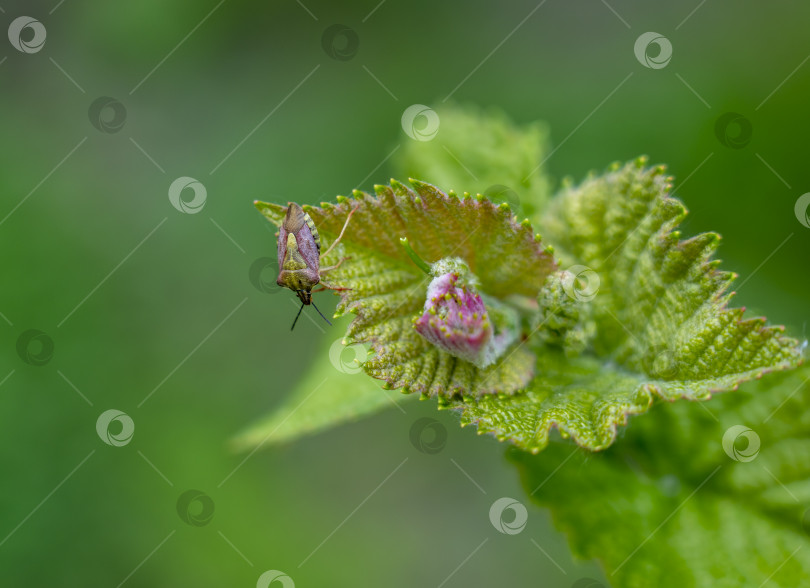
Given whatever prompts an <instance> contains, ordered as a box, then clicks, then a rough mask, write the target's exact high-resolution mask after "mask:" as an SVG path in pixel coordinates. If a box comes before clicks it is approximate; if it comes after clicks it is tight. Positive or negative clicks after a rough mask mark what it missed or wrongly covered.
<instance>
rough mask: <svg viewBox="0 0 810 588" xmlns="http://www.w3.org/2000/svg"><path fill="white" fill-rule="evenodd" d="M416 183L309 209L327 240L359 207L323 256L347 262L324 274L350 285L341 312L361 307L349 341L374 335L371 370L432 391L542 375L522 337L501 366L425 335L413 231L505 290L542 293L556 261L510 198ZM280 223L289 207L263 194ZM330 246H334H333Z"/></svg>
mask: <svg viewBox="0 0 810 588" xmlns="http://www.w3.org/2000/svg"><path fill="white" fill-rule="evenodd" d="M411 184H412V185H413V189H411V188H409V187H407V186H405V185H404V184H401V183H399V182H396V181H393V180H392V182H391V185H390V186H377V187H376V191H377V195H376V196H372V195H370V194H365V193H363V192H359V191H355V192H354V198H353V199H347V198H343V197H339V198H338V202H339V204H338V205H336V206H335V205H329V204H326V203H324V204H323V205H322V207H305V208H304V210H306V212H308V213H309V214H310V216H311V217H312V219H313V220H314V221H315V224H316V226H317V227H318V230H319V232H320V233H321V236H322V237H325V238H326V239H325V240H326V241H327V243H329V242H331V241H333V240H334V239H335V238H336V237H337V235H338V234H339V233H340V231H341V229H342V228H343V226H344V223H345V221H346V218H347V216H348V214H349V212H350V210H351V209H352V208H354V209H356V210H355V213H354V215H353V216H352V218H351V221H350V222H349V224H348V226H347V228H346V232H345V234H344V236H343V239H342V241H341V242H340V244H339V245H338V247H336V248H335V250H334V252H333V253H332V254H330V255H329V256H328V257H327V258H326V259H323V260H322V261H321V265H322V266H328V265H330V264H336V263H337V262H338V261H339V260H340V259H343V263H342V264H341V265H340V266H339V267H338V268H337V269H335V270H332V271H331V272H328V273H327V274H326V275H325V276H324V278H323V281H324V282H326V283H328V284H329V285H330V286H333V287H339V288H345V289H346V290H343V291H341V292H340V295H341V301H340V304H339V305H338V313H343V312H351V313H354V314H356V318H355V320H354V321H353V322H352V324H351V326H350V327H349V332H348V335H347V341H348V342H350V343H368V344H370V346H371V348H372V350H373V351H374V356H373V357H371V358H370V359H369V360H368V361H366V362H365V364H364V366H363V367H364V369H365V371H366V372H367V373H368V374H370V375H372V376H374V377H376V378H379V379H382V380H384V381H385V382H386V384H387V385H388V386H389V387H392V388H405V389H406V390H408V391H413V392H419V393H422V394H426V395H431V396H433V395H442V396H449V395H453V394H461V393H463V394H471V395H478V394H485V393H493V392H502V393H511V392H514V391H515V390H518V389H520V388H522V387H523V386H524V385H525V384H526V383H527V382H528V380H529V379H530V378H531V376H532V374H533V373H534V354H533V353H532V352H531V351H530V350H529V348H528V347H527V346H525V345H519V344H515V345H514V346H513V348H512V349H510V350H508V351H507V352H506V354H505V355H504V356H503V357H502V358H501V360H499V361H497V362H496V363H495V364H493V365H492V366H489V367H487V368H485V369H481V368H478V367H476V366H474V365H472V364H471V363H468V362H466V361H463V360H461V359H457V358H455V357H453V356H451V355H449V354H448V353H446V352H444V351H441V350H439V349H438V348H437V347H435V346H433V345H432V344H430V343H429V342H427V341H426V340H425V339H424V338H423V337H421V336H420V335H419V334H418V333H416V331H415V330H414V328H413V324H412V320H413V318H414V317H415V316H417V315H418V314H420V313H421V311H422V308H423V305H424V303H425V296H426V292H427V285H428V283H429V279H428V276H426V275H425V274H424V273H422V272H421V270H419V269H418V268H417V267H416V266H415V265H414V263H413V262H412V261H411V260H410V258H409V257H408V256H407V254H406V253H405V251H404V249H403V248H402V246H401V244H400V238H402V237H405V238H407V239H408V241H409V242H410V243H411V245H412V246H413V248H414V249H415V251H416V252H417V253H418V254H419V255H420V257H421V258H422V259H424V260H425V261H427V262H429V263H432V262H435V261H438V260H439V259H442V258H445V257H450V256H455V257H460V258H462V259H463V260H464V261H466V262H467V264H468V265H469V266H470V269H471V271H472V272H473V273H474V274H475V275H476V276H477V277H478V278H479V280H480V290H481V291H482V292H483V293H485V294H488V295H490V296H493V297H496V298H505V297H508V296H513V295H521V296H525V297H528V298H535V297H536V296H537V294H538V292H539V291H540V288H541V287H542V285H543V282H544V280H545V278H546V276H547V275H548V274H549V273H550V272H551V271H553V269H554V268H555V263H554V261H553V259H552V257H551V255H550V254H549V253H547V252H545V251H544V250H543V247H542V246H541V245H540V243H539V239H538V238H536V237H535V235H534V234H533V233H532V232H531V229H530V228H529V227H528V226H527V224H518V223H516V221H515V218H514V216H513V215H512V213H511V211H510V209H509V207H508V206H505V205H501V206H496V205H494V204H493V203H491V202H489V201H488V200H486V199H485V198H473V197H469V196H465V197H458V196H456V195H455V194H453V193H451V194H449V195H448V194H444V193H442V192H441V191H439V190H438V189H437V188H435V187H434V186H432V185H430V184H426V183H424V182H419V181H416V180H411ZM256 206H257V207H258V208H259V210H260V211H261V212H262V213H263V214H264V215H265V216H266V217H267V218H268V219H269V220H271V221H272V222H274V223H275V224H279V223H280V222H281V219H282V218H283V215H284V211H285V208H284V207H282V206H280V205H276V204H267V203H262V202H257V203H256ZM324 251H325V249H324Z"/></svg>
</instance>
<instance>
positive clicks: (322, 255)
mask: <svg viewBox="0 0 810 588" xmlns="http://www.w3.org/2000/svg"><path fill="white" fill-rule="evenodd" d="M359 207H360V205H359V204H358V205H357V206H355V207H354V208H352V210H351V211H350V212H349V216H347V217H346V222H345V223H343V228H342V229H340V235H338V238H337V239H335V242H334V243H332V244H331V245H330V246H329V249H327V250H326V253H321V257H326V256H327V255H329V252H330V251H332V248H333V247H334V246H335V245H337V244H338V243H339V242H340V240H341V239H342V238H343V233H344V232H346V227H347V226H349V221H350V220H351V218H352V215H353V214H354V213H355V211H356V210H357V209H358V208H359Z"/></svg>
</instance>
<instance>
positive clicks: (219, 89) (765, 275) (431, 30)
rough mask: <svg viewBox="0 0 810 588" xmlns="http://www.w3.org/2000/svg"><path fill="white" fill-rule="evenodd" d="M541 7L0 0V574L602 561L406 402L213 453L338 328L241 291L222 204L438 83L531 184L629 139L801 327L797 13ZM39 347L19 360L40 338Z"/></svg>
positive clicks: (46, 578) (208, 576)
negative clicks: (501, 509) (41, 32)
mask: <svg viewBox="0 0 810 588" xmlns="http://www.w3.org/2000/svg"><path fill="white" fill-rule="evenodd" d="M302 3H303V4H302ZM541 4H542V5H540V6H539V8H538V4H536V3H534V2H514V3H510V4H509V5H508V6H503V5H496V4H495V3H491V2H481V1H473V2H447V3H438V2H421V1H411V2H401V1H400V0H384V1H383V2H378V0H370V1H368V2H366V1H363V2H360V1H350V2H341V3H330V2H327V1H325V0H319V1H315V0H302V1H301V2H296V0H284V1H280V2H261V3H260V2H254V3H249V2H238V1H236V0H227V1H224V2H219V3H217V2H216V1H214V0H212V1H204V2H192V1H191V0H184V1H175V2H158V1H156V0H143V1H141V2H137V3H113V2H100V1H95V2H78V1H76V0H64V1H63V2H59V0H52V1H51V2H17V3H12V2H8V1H2V0H0V6H1V7H2V12H0V23H2V28H4V29H5V28H8V27H9V26H11V25H12V23H13V22H14V21H15V19H17V18H18V17H20V16H30V17H32V18H34V19H36V20H38V21H39V22H40V23H41V24H42V26H43V27H44V29H45V30H46V31H47V40H46V42H45V44H44V46H43V47H42V48H41V50H39V51H36V52H32V53H25V52H23V51H20V50H18V49H17V48H15V47H14V46H13V45H12V42H11V41H9V40H7V39H6V35H3V36H2V37H3V38H2V42H0V47H2V48H1V49H0V85H1V87H2V93H0V120H1V121H2V129H3V139H2V141H0V149H1V150H2V174H0V194H2V196H0V203H2V204H1V205H0V251H2V269H3V281H2V288H0V312H1V313H2V317H0V337H2V344H3V347H4V349H5V350H6V351H5V353H3V354H2V356H0V380H2V384H0V399H2V405H3V408H2V410H0V421H2V427H1V429H2V440H3V442H2V447H1V448H0V452H2V467H3V474H4V482H3V484H2V485H0V542H1V543H0V570H1V572H0V574H2V578H3V579H2V582H0V583H2V584H3V585H8V586H120V585H121V584H122V583H123V585H124V586H127V587H136V586H255V585H256V582H257V580H258V578H259V576H260V575H261V574H262V573H263V572H264V571H265V570H270V569H274V570H281V571H284V572H286V573H287V574H289V575H290V577H291V578H292V579H293V580H294V582H295V585H296V586H299V587H302V586H408V587H410V586H439V585H442V586H447V587H448V588H451V587H452V586H472V585H476V586H484V585H502V586H537V585H542V586H553V587H556V586H561V587H567V586H572V585H573V584H574V583H575V582H577V581H578V580H580V579H581V578H583V577H592V578H596V579H600V581H603V582H604V578H603V576H602V573H601V571H599V569H598V566H597V565H596V564H595V563H594V562H580V561H574V560H573V559H572V557H571V554H570V551H569V550H568V548H567V545H566V542H565V538H564V537H563V536H562V535H561V534H560V533H558V532H556V531H555V530H554V529H553V526H552V524H551V521H550V519H549V516H548V514H547V513H546V512H544V511H541V510H539V509H537V508H536V507H534V506H529V522H528V525H527V527H526V529H525V530H524V531H523V532H522V533H521V534H519V535H515V536H509V535H501V534H499V533H497V532H496V531H495V530H494V529H493V527H492V526H491V524H490V522H489V520H488V510H489V506H490V505H491V504H492V502H493V501H494V500H495V499H496V498H499V497H501V496H511V497H515V498H517V499H519V500H521V501H523V502H525V503H527V504H528V500H527V499H526V498H525V495H524V493H523V491H522V489H521V488H520V486H519V483H518V480H517V476H516V473H515V471H514V470H513V468H511V467H510V466H509V465H508V464H507V463H506V462H505V461H504V460H503V450H504V447H503V446H501V445H500V444H498V443H497V442H496V441H494V440H493V439H491V438H478V437H477V436H476V435H475V433H474V431H473V430H472V429H465V430H460V429H459V428H458V427H457V425H456V423H455V418H454V416H453V415H452V414H447V413H439V414H437V413H436V412H435V403H434V402H423V403H418V402H414V403H408V404H407V405H406V413H402V412H400V411H397V410H389V411H387V412H385V413H382V414H380V415H378V416H376V417H373V418H370V419H368V420H365V421H362V422H360V423H357V424H354V425H349V426H343V427H341V428H338V429H335V430H332V431H330V432H327V433H324V434H321V435H319V436H316V437H312V438H309V439H306V440H303V441H300V442H296V443H293V444H290V445H286V446H281V447H274V448H271V449H269V450H264V451H260V452H257V453H256V454H254V455H252V456H251V457H250V458H249V459H247V461H244V463H242V462H243V460H244V458H245V455H234V454H232V453H231V452H230V451H229V450H228V447H227V442H228V440H229V439H230V438H231V437H232V436H233V435H235V434H236V433H237V432H238V431H239V430H241V429H243V428H244V427H245V426H247V425H248V424H250V423H251V422H253V421H254V420H255V419H256V417H257V416H260V415H261V414H264V413H266V412H269V411H270V410H272V408H273V407H274V406H277V405H278V404H280V403H281V402H282V401H283V399H284V397H285V395H286V394H288V392H289V391H290V390H291V389H292V388H293V387H294V386H295V384H296V382H297V381H298V380H299V379H300V378H301V377H302V376H303V375H304V374H305V373H306V371H307V370H308V368H309V366H311V365H312V364H313V362H315V361H316V359H317V358H318V357H319V356H322V354H323V353H325V350H326V349H327V348H328V346H329V345H330V344H331V343H332V342H333V341H334V340H335V339H338V338H339V337H340V336H341V335H342V330H341V328H343V327H342V326H341V325H336V326H335V327H333V328H331V329H326V332H325V333H324V332H322V330H321V328H319V327H318V326H315V324H314V323H313V322H312V321H309V320H307V319H305V318H302V320H301V322H300V323H299V325H298V327H297V328H296V330H295V331H294V332H293V333H290V331H289V324H290V321H291V320H292V318H293V316H294V313H295V311H296V310H297V304H296V302H295V298H294V296H293V294H292V293H289V292H280V293H276V294H267V293H265V292H262V291H260V290H259V289H257V288H256V287H254V286H253V285H252V284H251V281H250V279H249V268H250V267H251V264H252V263H253V262H254V261H255V260H256V259H257V258H260V257H263V256H271V257H272V256H274V255H275V243H274V242H273V230H272V227H271V226H270V225H269V223H267V221H265V220H264V219H263V218H261V216H260V215H259V214H258V213H257V212H256V210H255V209H254V208H253V206H252V201H253V200H254V199H257V198H259V199H262V200H269V201H278V202H286V201H288V200H296V201H299V202H307V203H316V202H319V201H321V200H324V199H330V198H332V197H334V195H336V194H338V193H342V194H345V193H348V192H349V191H350V190H351V189H353V188H363V189H369V188H370V187H371V185H372V184H373V183H381V182H384V181H386V180H387V179H388V177H389V176H390V175H391V173H392V167H391V160H387V161H386V160H385V158H386V156H387V155H388V154H390V153H391V151H392V150H393V149H394V148H395V147H396V146H397V145H402V144H404V142H407V141H410V140H411V139H409V138H408V137H407V136H406V135H405V134H404V133H403V132H402V128H401V126H400V117H401V115H402V113H403V111H404V110H405V109H406V108H407V107H408V106H410V105H411V104H440V103H441V102H442V101H444V100H445V99H446V98H447V97H448V95H450V94H452V96H451V98H450V101H453V102H458V103H474V104H478V105H482V106H490V105H495V106H498V107H500V108H501V109H502V110H503V111H505V112H506V113H507V114H508V115H509V116H510V117H512V118H513V119H514V120H516V121H518V122H521V123H526V122H530V121H533V120H536V119H543V120H545V121H547V122H548V124H549V127H550V130H551V141H552V146H553V148H555V151H554V152H553V154H552V156H551V157H550V158H549V159H548V161H547V164H546V166H547V167H548V170H549V172H550V173H551V175H552V176H553V177H554V178H557V180H556V183H557V184H558V183H559V179H560V178H562V177H563V176H566V175H571V176H573V177H574V178H575V179H577V180H578V179H580V178H582V177H583V175H584V174H585V173H586V172H587V171H588V170H590V169H602V168H604V167H605V166H606V165H607V164H608V163H610V162H611V161H614V160H626V159H629V158H632V157H634V156H636V155H639V154H642V153H646V154H648V155H649V156H650V157H651V161H652V162H653V163H658V162H662V163H667V164H668V165H669V167H670V170H671V172H672V173H673V174H674V175H675V176H676V178H677V179H676V190H675V192H676V194H677V195H678V196H680V197H681V198H682V199H683V200H684V201H685V203H686V205H687V206H688V207H689V208H690V210H691V213H692V214H691V215H690V217H689V219H688V221H687V222H686V223H685V226H684V234H686V235H691V234H694V233H696V232H699V231H704V230H715V231H718V232H719V233H721V234H722V235H723V236H724V244H723V246H722V248H721V250H720V256H721V257H722V258H723V259H724V267H725V268H727V269H732V270H734V271H737V272H739V273H740V274H741V275H742V276H743V277H744V278H747V277H749V276H750V280H749V281H745V283H744V284H743V285H742V287H741V288H740V293H739V296H738V299H737V302H738V303H740V304H744V305H746V306H748V307H749V308H751V309H753V310H755V311H756V310H759V309H763V310H764V309H767V310H768V312H769V314H768V316H769V318H770V319H771V320H773V321H774V322H781V323H786V324H787V325H788V326H789V327H790V329H791V330H792V332H793V333H794V334H796V335H798V336H805V334H806V331H805V326H806V325H805V321H806V316H807V292H808V289H809V288H810V274H808V271H807V267H808V265H807V259H808V250H810V229H807V228H805V227H804V226H802V225H801V224H800V223H799V222H798V221H797V219H796V217H795V215H794V212H793V208H794V203H795V201H796V199H797V198H798V197H799V196H800V195H801V194H803V193H805V192H810V172H809V171H808V170H809V169H810V168H808V165H807V148H806V141H807V137H808V136H810V116H808V114H807V99H808V96H809V95H810V63H807V61H808V55H809V54H810V40H808V37H807V34H806V32H807V23H808V19H810V6H807V5H804V4H801V3H798V2H773V3H767V4H766V3H761V2H753V1H745V2H706V3H705V4H704V3H703V2H699V1H698V0H695V1H694V2H688V3H678V4H677V5H669V4H665V3H642V2H619V1H618V0H611V1H610V2H609V3H607V2H599V1H597V0H592V1H588V2H569V3H565V2H561V1H559V0H548V1H547V2H543V3H541ZM693 11H694V13H693ZM334 24H343V25H346V27H348V28H350V29H351V30H352V31H354V34H356V36H357V39H358V43H359V44H358V46H357V48H356V52H354V51H351V50H350V49H351V47H349V48H348V49H349V51H348V53H346V54H344V55H343V57H348V58H346V59H334V58H332V57H331V56H330V55H328V54H327V52H326V51H325V50H324V47H323V41H322V35H323V33H324V31H325V30H326V29H327V28H328V27H330V26H331V25H334ZM647 31H656V32H658V33H660V34H661V35H664V36H665V37H666V38H668V39H669V40H670V41H671V43H672V46H673V56H672V59H671V62H670V63H668V64H667V65H666V67H664V68H661V69H651V68H646V67H644V66H642V65H641V63H640V62H639V61H638V60H637V59H636V57H635V56H634V53H633V46H634V43H635V41H636V39H637V38H638V37H639V35H641V34H642V33H644V32H647ZM33 32H34V31H33V30H32V29H30V27H29V29H28V31H27V32H26V31H23V41H24V42H30V41H31V35H32V33H33ZM343 41H345V36H344V37H343ZM343 41H342V40H341V39H337V40H336V43H337V45H336V46H337V48H338V50H339V51H346V49H347V47H345V46H343V45H341V44H340V43H341V42H343ZM21 46H22V47H23V48H24V47H25V46H24V45H21ZM630 74H632V75H630ZM628 76H629V77H628ZM375 78H376V79H375ZM304 80H305V81H304ZM462 81H463V83H461V82H462ZM459 84H460V86H459ZM383 86H384V87H383ZM457 86H458V88H457ZM455 88H457V89H455ZM454 89H455V90H454ZM105 96H106V97H111V98H114V99H115V100H117V101H119V102H120V104H122V105H123V107H124V108H125V110H126V115H125V117H124V118H122V119H120V120H117V121H113V123H115V124H118V123H121V124H119V125H118V126H116V127H115V128H108V129H107V131H115V132H103V131H100V130H98V129H97V128H96V127H95V126H94V125H93V124H92V123H91V117H90V116H89V114H88V110H89V109H90V108H91V104H93V103H94V101H95V100H96V99H98V98H99V97H105ZM727 112H736V113H739V114H740V115H742V116H743V117H744V118H745V119H746V120H747V121H749V123H750V125H751V129H752V133H751V137H750V140H748V141H747V142H746V141H742V142H743V143H745V144H744V145H742V146H740V147H739V148H732V147H728V146H726V145H724V144H723V143H721V141H720V140H719V139H718V136H717V134H716V132H715V123H716V120H717V119H718V118H719V117H720V116H721V115H723V114H724V113H727ZM111 113H112V111H111V110H110V109H107V110H106V111H105V114H103V116H104V117H107V118H106V119H105V120H107V121H108V122H109V121H110V118H109V117H110V116H111ZM96 123H98V117H96ZM118 127H120V128H118ZM728 133H729V135H730V136H732V137H733V136H735V134H739V128H737V129H736V130H735V129H734V128H731V129H730V130H729V131H728ZM434 140H435V141H441V129H440V130H439V134H438V135H437V137H436V138H435V139H434ZM726 142H728V141H726ZM234 149H235V150H234ZM229 154H230V155H229ZM226 157H227V159H226ZM182 176H189V177H192V178H195V179H196V180H198V181H199V182H200V183H201V184H202V185H203V186H204V187H205V189H206V192H207V200H206V202H205V205H204V208H203V209H202V210H201V211H199V212H198V213H197V214H182V213H181V212H179V211H178V210H176V209H175V208H174V207H173V206H172V204H171V203H170V201H169V198H168V191H169V186H170V184H171V183H172V182H173V181H174V180H175V179H176V178H179V177H182ZM424 179H426V180H430V178H424ZM684 182H685V183H684ZM456 188H460V189H463V187H456ZM739 283H742V281H740V282H738V284H739ZM319 300H320V305H321V306H322V308H323V307H326V309H325V311H326V310H331V308H333V305H334V300H335V298H333V297H331V296H329V295H326V294H321V295H320V298H319ZM313 316H314V315H313ZM316 318H317V317H316ZM4 319H5V320H4ZM343 325H345V323H343ZM31 329H37V330H39V331H42V332H44V333H45V335H46V337H47V338H48V339H49V340H51V341H53V344H54V350H53V354H52V357H51V358H50V360H48V361H43V363H44V364H43V365H31V364H30V363H26V362H25V361H23V359H22V357H21V356H20V354H18V352H17V346H18V339H19V338H20V336H21V335H22V334H23V333H25V332H27V331H29V330H31ZM38 341H39V343H38V342H37V341H32V342H31V343H30V345H31V346H33V347H29V348H28V351H29V353H33V354H34V355H37V354H39V355H47V349H45V350H44V352H43V350H42V349H40V348H38V347H37V345H40V344H41V343H42V342H43V341H46V339H43V338H40V339H39V340H38ZM23 355H24V354H23ZM34 363H36V362H34ZM358 377H361V376H358ZM150 394H151V396H149V395H150ZM147 396H148V398H147ZM83 397H84V398H83ZM108 409H117V410H120V411H123V412H124V413H126V414H127V415H128V416H129V417H130V418H131V419H132V422H133V423H134V427H135V432H134V436H133V438H132V440H131V442H129V443H127V444H125V445H123V446H120V447H116V446H110V445H107V444H105V443H103V442H102V441H101V439H100V438H99V436H98V435H97V433H96V420H97V418H98V417H99V415H100V414H101V413H103V412H104V411H106V410H108ZM424 416H432V417H434V418H436V419H438V420H439V421H440V422H441V423H442V424H443V425H444V426H446V428H447V432H448V435H449V436H448V439H447V444H446V447H445V448H444V450H443V451H441V452H440V453H438V454H436V455H427V454H424V453H420V452H419V451H417V450H416V449H415V448H414V447H413V446H412V445H411V443H410V442H409V435H408V433H409V429H410V427H411V425H412V424H413V423H414V421H416V420H417V419H419V418H421V417H424ZM113 427H114V426H113ZM405 458H408V459H407V462H405V463H404V465H402V467H401V468H399V469H396V468H397V467H398V465H399V464H401V463H402V462H403V460H405ZM240 464H241V465H240ZM238 466H239V467H238ZM237 467H238V469H236V468H237ZM235 469H236V471H234V470H235ZM395 469H396V472H395V473H394V474H393V475H392V476H391V477H390V478H388V476H389V475H390V474H391V473H392V472H394V470H395ZM462 470H463V471H462ZM229 474H232V475H230V477H228V476H229ZM468 476H469V477H470V478H472V479H473V480H474V481H475V482H474V483H473V482H472V481H471V480H470V479H468ZM226 478H227V479H226ZM385 480H387V481H385ZM383 481H385V483H384V484H382V485H381V486H380V484H381V483H382V482H383ZM550 483H551V482H550ZM378 486H379V489H377V490H376V491H375V489H376V488H378ZM477 486H480V488H479V487H477ZM190 489H197V490H200V491H201V492H204V493H205V494H207V495H208V496H209V497H210V499H211V501H212V502H213V504H214V506H215V511H214V515H213V518H212V519H211V520H210V521H209V522H208V523H207V524H204V525H202V526H193V525H189V524H186V523H185V522H184V521H183V520H181V517H180V516H178V513H177V508H176V504H177V501H178V498H179V497H180V496H181V495H182V494H183V493H184V492H186V491H187V490H190ZM372 491H374V492H373V494H372ZM370 495H371V496H370ZM369 496H370V497H369ZM361 504H362V506H360V505H361ZM358 507H359V508H358ZM324 540H326V541H325V543H322V542H324ZM485 540H486V542H485V543H484V544H483V546H481V547H480V549H477V551H475V550H476V548H477V546H479V545H480V544H482V542H484V541H485ZM321 544H322V545H321ZM319 545H321V546H320V548H319V549H318V550H317V551H316V552H315V553H314V554H313V555H312V556H311V557H309V559H306V561H305V562H304V561H303V560H305V558H307V557H308V555H309V554H311V553H312V552H313V550H315V549H316V547H318V546H319ZM474 551H475V553H474V555H472V556H471V554H472V553H473V552H474ZM470 556H471V557H470ZM468 558H469V559H468ZM302 562H303V565H301V564H302ZM460 564H463V565H460ZM459 566H460V567H459ZM455 570H457V571H455ZM276 585H280V584H276Z"/></svg>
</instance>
